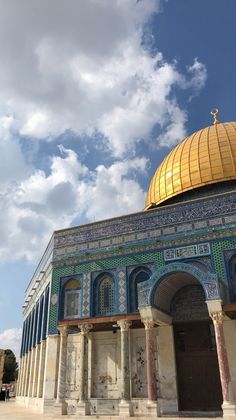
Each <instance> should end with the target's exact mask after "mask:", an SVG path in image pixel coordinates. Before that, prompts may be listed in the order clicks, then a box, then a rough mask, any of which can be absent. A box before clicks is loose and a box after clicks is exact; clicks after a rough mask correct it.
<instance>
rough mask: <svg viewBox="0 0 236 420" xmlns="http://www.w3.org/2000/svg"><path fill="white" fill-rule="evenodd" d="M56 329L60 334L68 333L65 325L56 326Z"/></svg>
mask: <svg viewBox="0 0 236 420" xmlns="http://www.w3.org/2000/svg"><path fill="white" fill-rule="evenodd" d="M57 329H58V331H59V332H60V335H68V332H69V328H68V327H67V326H61V327H57Z"/></svg>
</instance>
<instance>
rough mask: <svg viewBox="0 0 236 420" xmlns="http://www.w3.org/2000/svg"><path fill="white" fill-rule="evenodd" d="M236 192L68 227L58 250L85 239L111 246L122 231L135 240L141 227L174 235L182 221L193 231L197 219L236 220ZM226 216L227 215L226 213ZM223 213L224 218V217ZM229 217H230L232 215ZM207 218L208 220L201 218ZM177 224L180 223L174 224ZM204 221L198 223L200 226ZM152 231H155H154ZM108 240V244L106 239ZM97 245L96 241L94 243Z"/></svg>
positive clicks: (60, 236)
mask: <svg viewBox="0 0 236 420" xmlns="http://www.w3.org/2000/svg"><path fill="white" fill-rule="evenodd" d="M235 195H236V194H235V193H234V192H231V194H226V195H224V196H222V197H217V198H208V199H205V200H204V201H203V200H200V201H197V202H194V203H187V204H183V203H181V204H179V205H175V206H173V207H172V206H171V207H166V208H159V209H155V210H154V211H147V212H142V213H137V214H133V215H128V216H123V217H120V218H116V219H110V220H107V221H102V222H98V223H92V224H90V225H86V226H81V227H80V226H79V227H77V228H74V229H68V231H66V230H65V231H63V232H56V233H55V236H54V244H55V248H54V250H55V253H54V255H55V256H56V255H58V254H57V252H58V250H57V248H60V247H65V246H71V245H74V244H81V243H83V242H85V243H89V242H91V241H97V244H98V238H100V241H99V242H100V243H99V246H108V245H112V244H114V242H113V240H114V239H115V237H116V236H117V235H118V236H120V235H124V241H125V240H126V239H127V242H129V241H134V240H136V239H137V235H140V232H141V231H149V236H150V237H151V235H152V234H153V230H154V229H155V230H156V234H157V235H158V233H159V230H160V231H161V232H160V233H161V234H163V235H170V234H173V233H177V232H178V230H179V232H180V233H181V229H182V228H181V227H180V225H181V224H184V225H185V230H186V227H187V231H190V230H192V229H193V228H194V225H192V223H188V222H192V221H194V222H195V224H196V222H197V221H199V222H201V223H203V225H202V227H206V226H205V221H206V220H207V221H209V224H208V226H218V225H222V224H224V223H232V222H235V220H234V219H232V216H234V215H232V213H233V212H236V199H235ZM223 216H225V217H223ZM222 217H223V218H222ZM228 217H230V218H229V219H228ZM201 219H206V220H203V221H202V220H201ZM173 225H177V226H173ZM199 228H200V225H198V229H199ZM151 232H152V233H151ZM103 240H104V241H105V242H104V244H103V242H102V241H103ZM94 248H95V243H94Z"/></svg>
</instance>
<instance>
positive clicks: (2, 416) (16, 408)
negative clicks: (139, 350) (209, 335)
mask: <svg viewBox="0 0 236 420" xmlns="http://www.w3.org/2000/svg"><path fill="white" fill-rule="evenodd" d="M116 418H117V420H118V419H119V420H121V417H119V416H117V417H116ZM28 419H32V420H65V419H74V420H76V419H78V417H77V416H63V417H62V416H59V417H58V416H55V415H47V414H39V413H37V412H35V411H33V410H32V409H30V408H25V407H22V406H20V405H18V404H16V403H15V401H14V400H10V401H8V402H6V401H0V420H28ZM80 419H81V420H82V417H80ZM89 419H90V420H95V419H100V420H110V419H112V417H110V416H86V417H83V420H89ZM113 419H114V417H113ZM131 419H132V420H136V419H138V420H147V419H146V418H144V417H139V418H138V417H131ZM182 419H183V418H182ZM163 420H179V418H174V417H170V418H168V417H163ZM183 420H222V417H218V418H217V417H214V418H212V417H211V418H206V417H204V418H203V417H201V418H199V417H194V418H193V417H185V418H184V419H183Z"/></svg>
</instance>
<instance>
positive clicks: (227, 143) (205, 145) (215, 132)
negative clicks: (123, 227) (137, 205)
mask: <svg viewBox="0 0 236 420" xmlns="http://www.w3.org/2000/svg"><path fill="white" fill-rule="evenodd" d="M232 179H236V122H226V123H218V124H215V125H212V126H210V127H206V128H203V129H202V130H199V131H196V132H195V133H193V134H192V135H191V136H188V137H186V138H185V139H184V140H183V141H182V142H180V143H179V144H178V145H177V146H176V147H175V148H174V149H173V150H172V151H171V152H170V153H169V154H168V155H167V156H166V158H165V159H164V160H163V161H162V163H161V164H160V165H159V166H158V168H157V170H156V172H155V174H154V176H153V178H152V180H151V182H150V185H149V189H148V193H147V199H146V207H145V210H147V209H149V208H151V207H155V206H158V204H161V203H163V202H164V201H166V200H169V199H170V198H172V197H175V196H176V195H179V194H182V193H184V192H185V191H189V190H193V189H195V188H199V187H203V186H204V185H209V184H214V183H216V182H221V181H228V180H232Z"/></svg>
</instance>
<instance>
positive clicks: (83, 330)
mask: <svg viewBox="0 0 236 420" xmlns="http://www.w3.org/2000/svg"><path fill="white" fill-rule="evenodd" d="M78 328H79V329H80V334H82V335H88V333H89V331H90V330H91V329H92V328H93V324H78Z"/></svg>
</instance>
